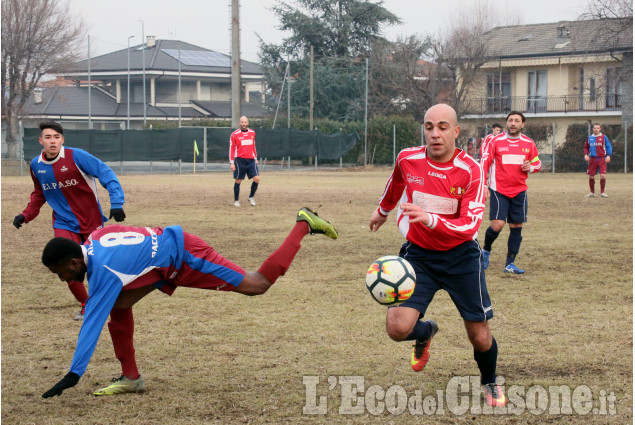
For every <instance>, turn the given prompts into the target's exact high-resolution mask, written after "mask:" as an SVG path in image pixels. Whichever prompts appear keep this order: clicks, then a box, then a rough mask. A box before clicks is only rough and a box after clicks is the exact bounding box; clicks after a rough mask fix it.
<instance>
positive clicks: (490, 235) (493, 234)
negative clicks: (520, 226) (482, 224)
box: [483, 226, 500, 252]
mask: <svg viewBox="0 0 635 425" xmlns="http://www.w3.org/2000/svg"><path fill="white" fill-rule="evenodd" d="M499 234H500V232H497V231H495V230H494V229H492V226H490V227H488V228H487V230H486V231H485V245H483V249H484V250H485V251H488V252H489V251H491V250H492V244H493V243H494V241H495V240H496V238H497V237H498V235H499Z"/></svg>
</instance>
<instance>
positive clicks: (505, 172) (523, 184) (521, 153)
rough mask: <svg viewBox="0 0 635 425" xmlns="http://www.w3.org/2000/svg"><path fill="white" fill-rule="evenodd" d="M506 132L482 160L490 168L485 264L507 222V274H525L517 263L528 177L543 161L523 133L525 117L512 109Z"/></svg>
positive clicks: (484, 265) (494, 141)
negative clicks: (488, 219) (488, 221)
mask: <svg viewBox="0 0 635 425" xmlns="http://www.w3.org/2000/svg"><path fill="white" fill-rule="evenodd" d="M506 123H507V132H506V133H502V134H499V135H498V136H496V137H495V138H494V139H493V140H492V141H491V142H490V144H489V147H488V152H487V154H486V156H485V158H484V160H483V162H482V163H481V164H482V166H483V170H485V171H486V172H487V171H489V190H490V212H489V218H490V220H491V223H490V226H489V228H488V229H487V231H486V232H485V244H484V245H483V267H484V268H487V267H488V266H489V257H490V252H491V250H492V244H493V243H494V241H495V240H496V238H497V237H498V235H499V234H500V232H501V230H503V227H505V222H507V223H509V239H508V241H507V259H506V262H505V268H504V269H503V271H504V272H505V273H513V274H522V273H524V272H525V271H524V270H522V269H519V268H518V267H516V265H515V264H514V261H515V259H516V255H517V254H518V251H519V250H520V243H521V241H522V235H521V231H522V227H523V223H524V222H526V221H527V177H528V176H529V174H530V173H536V172H538V171H540V168H541V166H542V165H541V163H540V158H539V157H538V149H537V148H536V144H535V143H534V141H533V140H531V139H530V138H529V137H527V136H525V135H524V134H522V133H521V130H522V129H523V128H524V127H525V116H524V115H523V114H521V113H520V112H516V111H512V112H510V113H509V114H508V115H507V120H506Z"/></svg>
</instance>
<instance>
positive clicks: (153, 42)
mask: <svg viewBox="0 0 635 425" xmlns="http://www.w3.org/2000/svg"><path fill="white" fill-rule="evenodd" d="M156 44H157V39H156V37H155V36H153V35H149V36H147V37H146V46H147V47H154V46H156Z"/></svg>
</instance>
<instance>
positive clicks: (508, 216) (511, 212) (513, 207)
mask: <svg viewBox="0 0 635 425" xmlns="http://www.w3.org/2000/svg"><path fill="white" fill-rule="evenodd" d="M489 219H490V220H503V221H507V222H508V223H514V224H516V223H525V222H526V221H527V191H526V190H525V191H523V192H520V193H519V194H518V195H516V196H514V197H513V198H510V197H509V196H505V195H503V194H501V193H498V192H496V191H494V190H492V189H490V190H489Z"/></svg>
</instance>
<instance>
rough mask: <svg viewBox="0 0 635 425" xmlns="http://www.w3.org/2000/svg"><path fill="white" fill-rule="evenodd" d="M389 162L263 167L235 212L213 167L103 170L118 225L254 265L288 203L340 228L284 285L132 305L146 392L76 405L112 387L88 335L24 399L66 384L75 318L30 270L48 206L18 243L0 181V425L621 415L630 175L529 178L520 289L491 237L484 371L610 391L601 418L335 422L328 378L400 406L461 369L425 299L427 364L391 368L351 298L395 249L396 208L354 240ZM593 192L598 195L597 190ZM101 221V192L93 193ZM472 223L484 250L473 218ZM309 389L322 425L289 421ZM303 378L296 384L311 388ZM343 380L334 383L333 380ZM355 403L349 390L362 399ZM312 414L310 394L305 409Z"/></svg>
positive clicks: (65, 298) (306, 254)
mask: <svg viewBox="0 0 635 425" xmlns="http://www.w3.org/2000/svg"><path fill="white" fill-rule="evenodd" d="M389 174H390V170H389V169H388V168H382V169H374V170H370V171H359V170H345V171H317V172H281V171H267V172H265V173H263V175H262V180H261V184H260V187H259V190H258V193H257V196H256V199H257V201H258V205H257V206H256V207H250V206H249V205H248V204H247V202H246V197H247V192H248V188H249V182H245V183H243V185H242V193H241V202H242V203H243V207H241V208H235V207H233V205H232V204H233V192H232V186H233V180H232V179H231V176H230V174H229V172H228V173H211V174H197V175H195V176H193V175H180V176H178V175H143V176H129V175H125V176H122V177H120V180H121V183H122V185H123V188H124V191H125V193H126V204H125V211H126V214H127V219H126V221H125V223H124V224H127V225H138V226H167V225H173V224H180V225H181V226H182V227H183V228H184V230H185V231H188V232H190V233H194V234H196V235H198V236H200V237H202V238H203V239H205V240H206V241H207V242H209V243H210V244H211V245H212V246H213V247H214V248H215V249H216V250H217V251H218V252H220V253H221V254H223V255H224V256H226V257H227V258H229V259H231V260H232V261H234V262H236V263H237V264H239V265H241V266H242V267H245V268H246V269H248V270H256V269H257V268H258V266H259V265H260V264H261V262H262V261H263V260H264V259H265V258H266V256H267V255H268V254H269V253H270V252H272V251H273V250H274V249H275V248H277V246H278V245H279V243H280V242H281V241H282V240H283V239H284V237H285V236H286V235H287V233H288V231H289V230H290V228H291V226H292V225H293V223H294V220H295V214H296V212H297V210H298V209H299V208H300V207H302V206H308V207H310V208H313V209H316V210H317V211H318V212H319V213H320V215H321V216H323V217H325V218H327V219H329V220H330V221H331V222H332V223H333V224H334V225H335V226H336V227H337V228H338V230H339V231H340V238H339V239H338V240H336V241H333V240H330V239H328V238H325V237H323V236H310V237H307V238H305V239H304V241H303V244H302V249H301V250H300V252H299V254H298V255H297V257H296V259H295V262H294V263H293V265H292V266H291V269H290V270H289V271H288V273H287V274H286V276H284V277H282V278H280V279H279V280H278V282H277V283H276V284H275V285H274V287H273V288H272V289H271V290H270V291H269V292H268V293H266V294H265V295H263V296H259V297H245V296H242V295H239V294H231V293H218V292H212V291H202V290H187V289H179V290H177V291H176V292H175V294H174V296H172V297H167V296H165V295H163V294H161V293H158V292H157V293H153V294H150V295H149V296H148V297H147V298H146V299H144V300H142V301H141V302H140V303H139V304H138V305H136V306H135V308H134V313H135V330H136V334H135V345H136V352H137V359H138V364H139V369H140V371H141V374H142V375H143V377H144V379H145V382H146V387H147V390H146V392H145V393H143V394H128V395H122V396H115V397H105V398H104V397H101V398H97V397H94V396H92V395H91V394H92V391H93V390H95V389H96V388H99V387H101V386H104V385H105V384H107V382H108V381H109V380H110V379H111V378H115V377H118V376H119V375H120V367H119V362H118V361H117V359H116V358H115V356H114V353H113V350H112V342H111V341H110V336H109V333H108V331H107V329H105V330H104V331H103V332H102V335H101V339H100V341H99V343H98V345H97V349H96V351H95V354H94V355H93V358H92V360H91V363H90V364H89V366H88V369H87V372H86V374H85V375H84V377H83V378H82V379H81V380H80V382H79V383H78V385H77V386H76V387H74V388H71V389H69V390H66V391H65V392H64V394H63V395H62V396H61V397H56V398H52V399H47V400H43V399H41V394H42V393H43V392H44V391H46V390H47V389H49V388H50V387H51V386H52V385H53V384H55V383H56V382H57V381H58V380H59V379H60V378H61V377H62V376H63V375H64V374H65V373H66V372H67V371H68V367H69V365H70V360H71V357H72V354H73V349H74V347H75V342H76V337H77V332H78V330H79V327H80V325H79V324H78V323H77V322H74V321H73V320H72V318H73V316H74V315H75V313H77V311H78V305H77V304H76V302H75V300H74V299H73V298H72V296H71V294H70V292H69V290H68V289H67V287H66V284H65V283H62V282H60V281H59V280H58V278H57V277H56V276H54V275H53V274H51V273H50V272H48V270H46V269H45V268H44V266H42V264H41V262H40V255H41V251H42V248H43V246H44V244H45V243H46V242H47V241H48V240H49V239H50V238H51V237H52V230H51V221H50V216H51V210H50V208H49V207H48V205H47V206H45V207H44V208H43V209H42V211H41V213H40V216H39V217H38V218H37V219H36V220H35V221H33V222H31V223H29V224H27V225H25V226H24V227H22V229H20V230H16V229H15V228H14V227H13V226H12V224H11V223H12V220H13V217H14V216H15V215H16V214H19V213H20V212H21V211H22V210H23V209H24V207H25V206H26V204H27V202H28V199H29V194H30V192H31V190H32V186H33V183H32V181H31V179H30V178H29V177H28V176H27V177H3V178H2V225H1V230H2V422H3V424H31V423H33V424H38V425H45V424H113V423H126V424H175V425H176V424H179V425H181V424H183V425H185V424H235V423H238V424H240V423H253V424H269V423H276V424H281V423H284V424H298V423H302V424H304V423H324V424H335V423H346V424H371V423H372V424H385V423H393V424H406V423H408V424H410V423H415V421H416V422H421V423H445V424H453V423H475V422H476V423H506V424H507V423H513V424H528V423H555V422H558V423H572V424H589V423H597V424H605V423H614V424H622V423H631V422H632V421H633V314H632V313H633V175H632V174H619V173H609V174H608V179H609V180H608V184H607V193H608V194H609V195H610V197H609V198H607V199H601V198H585V197H584V195H585V194H586V193H587V191H588V185H587V178H586V176H585V175H584V174H582V173H579V174H555V175H553V174H550V173H541V174H538V175H532V176H531V177H530V178H529V214H528V215H529V222H528V223H526V224H525V227H524V229H525V230H524V231H523V243H522V247H521V252H520V254H519V256H518V259H517V264H518V266H519V267H521V268H524V269H526V270H527V273H526V274H525V275H522V276H510V275H503V273H502V272H501V271H502V268H503V266H504V260H505V253H506V249H507V246H506V245H507V235H508V229H507V228H506V229H505V230H504V231H503V232H502V234H501V236H500V237H499V238H498V240H497V241H496V243H495V244H494V248H493V252H492V257H491V264H490V268H489V269H488V271H487V284H488V288H489V291H490V295H491V298H492V302H493V308H494V319H493V320H492V321H491V328H492V333H493V334H494V336H495V337H496V339H497V341H498V346H499V366H498V373H499V375H501V376H503V377H504V378H505V382H506V385H507V386H511V385H517V386H523V387H524V388H525V389H527V388H530V387H532V386H535V385H536V386H540V387H542V388H548V387H549V386H563V385H564V386H567V387H569V388H571V389H574V388H576V387H578V386H581V385H584V386H587V387H589V388H590V389H591V391H592V392H593V398H594V400H595V404H594V405H593V407H594V408H600V409H601V408H602V406H601V405H600V402H599V401H598V396H599V395H601V394H605V395H610V394H611V393H612V394H613V395H614V396H615V397H616V400H617V401H616V403H615V406H614V407H615V409H616V412H617V414H615V415H601V414H596V415H594V414H593V413H592V412H591V413H590V414H588V415H580V414H576V413H575V412H574V413H573V414H562V415H556V414H550V413H549V410H547V411H545V412H544V413H542V414H539V415H534V414H532V413H531V412H529V411H528V410H526V409H525V410H522V409H521V412H519V413H520V414H519V415H514V414H506V415H485V414H472V413H470V412H469V411H468V412H467V413H466V414H461V415H456V414H453V413H452V412H450V411H449V409H448V408H447V407H446V409H445V410H444V412H443V413H440V414H436V415H432V416H427V415H425V414H424V415H423V417H419V416H413V413H411V412H410V411H409V409H405V412H403V413H401V414H399V415H393V414H391V413H389V411H388V409H383V412H381V413H380V414H379V415H373V414H371V413H369V412H368V411H364V412H363V413H362V414H348V415H346V414H344V415H342V414H339V408H340V406H341V405H342V404H343V402H342V400H341V398H340V396H341V388H342V387H341V385H335V386H334V388H333V389H329V383H328V382H329V381H328V378H329V376H333V377H335V378H332V379H337V377H342V376H358V377H364V379H365V381H364V382H365V389H366V390H367V389H368V388H369V387H371V386H373V385H377V386H379V387H381V388H382V389H383V390H388V389H389V388H390V387H391V386H394V385H398V386H400V387H401V388H403V389H405V392H406V393H407V395H408V396H412V395H414V394H416V391H420V394H422V395H423V396H424V397H425V396H435V395H436V394H437V391H440V390H445V389H446V386H447V385H448V382H449V381H450V380H451V378H453V377H455V376H468V375H477V374H478V370H477V367H476V363H475V362H474V360H473V357H472V356H473V355H472V349H471V346H470V345H469V342H468V340H467V337H466V336H465V331H464V328H463V324H462V322H461V319H460V316H459V315H458V312H457V311H456V309H455V307H454V305H453V304H452V302H451V300H450V298H449V297H448V295H447V294H446V293H439V294H438V295H437V296H436V298H435V300H434V301H433V302H432V304H431V306H430V309H429V311H428V314H427V315H426V317H428V318H434V319H435V320H436V321H437V322H438V324H439V327H440V333H439V334H438V335H437V336H436V337H435V339H434V341H433V344H432V346H431V358H430V362H429V363H428V365H427V367H426V369H425V370H424V371H423V372H421V373H418V374H417V373H414V372H412V370H411V369H410V367H409V364H408V357H409V354H410V344H409V343H395V342H392V341H391V340H390V339H389V338H388V337H387V336H386V334H385V331H384V318H385V308H384V307H382V306H380V305H378V304H376V303H375V302H374V301H373V300H372V299H371V297H370V295H369V294H368V293H367V291H366V289H365V286H364V277H365V273H366V269H367V268H368V266H369V265H370V263H371V262H372V261H373V260H374V259H376V258H377V257H379V256H382V255H387V254H396V253H398V251H399V247H400V245H401V243H402V242H403V238H402V236H401V235H400V234H399V232H398V231H397V228H396V225H395V223H394V218H395V217H394V215H392V216H391V217H390V218H389V221H388V222H387V224H386V225H385V226H384V227H383V228H381V229H380V231H379V232H378V233H377V234H371V233H370V231H369V230H368V222H369V218H370V214H371V212H372V211H373V209H374V208H376V205H377V200H378V198H379V196H380V195H381V193H382V191H383V188H384V185H385V182H386V179H387V177H388V175H389ZM597 186H599V182H598V184H597ZM100 199H101V201H102V207H103V208H104V211H108V209H109V205H108V197H107V193H106V191H105V190H103V189H101V188H100ZM487 214H488V211H486V216H485V217H486V219H485V220H484V222H483V224H482V225H481V228H480V235H479V240H480V241H481V242H482V241H483V237H484V234H485V229H486V228H487V225H488V223H489V220H487V217H488V215H487ZM304 376H307V377H312V376H314V377H318V378H317V379H319V382H320V383H319V384H318V385H317V390H316V391H317V396H318V397H321V396H324V397H325V400H326V402H327V403H328V407H327V414H326V415H321V414H318V415H306V414H303V407H305V405H310V404H311V403H314V402H315V401H316V400H309V401H308V402H307V397H306V391H305V390H306V387H305V385H304V384H303V377H304ZM309 379H311V378H309ZM340 380H341V379H340ZM360 398H361V399H362V400H363V399H364V393H363V392H362V393H360ZM317 401H318V402H319V401H320V399H318V400H317Z"/></svg>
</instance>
